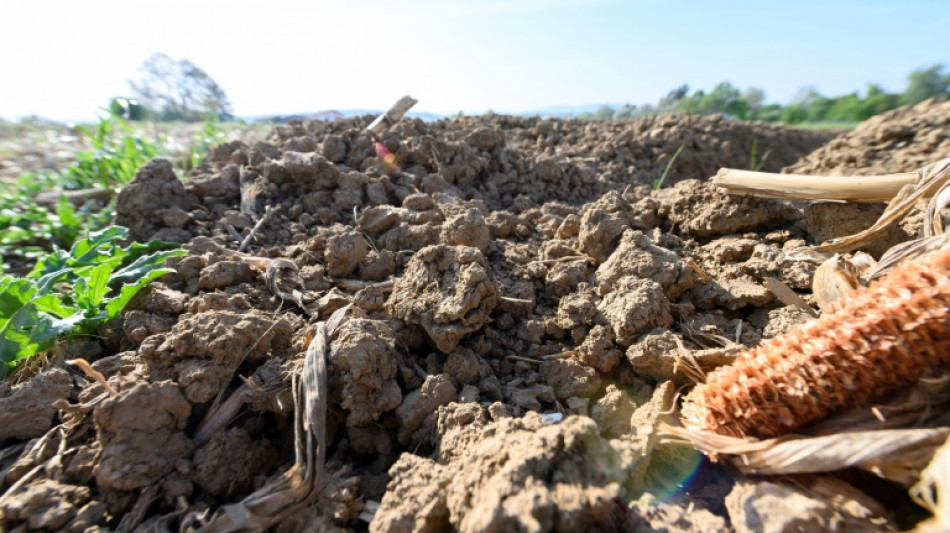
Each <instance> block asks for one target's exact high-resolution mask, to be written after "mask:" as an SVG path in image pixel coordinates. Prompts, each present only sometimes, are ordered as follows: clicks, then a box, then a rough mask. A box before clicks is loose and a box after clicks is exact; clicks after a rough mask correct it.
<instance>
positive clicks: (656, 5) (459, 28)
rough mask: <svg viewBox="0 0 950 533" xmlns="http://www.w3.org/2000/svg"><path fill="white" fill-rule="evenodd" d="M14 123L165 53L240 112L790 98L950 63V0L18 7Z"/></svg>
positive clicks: (53, 109)
mask: <svg viewBox="0 0 950 533" xmlns="http://www.w3.org/2000/svg"><path fill="white" fill-rule="evenodd" d="M0 25H2V26H0V77H2V78H0V79H2V83H0V117H4V118H7V119H14V118H17V117H20V116H24V115H28V114H38V115H41V116H45V117H48V118H52V119H57V120H89V119H93V118H95V116H96V109H97V108H98V107H99V106H102V105H104V104H105V103H106V102H107V101H108V99H109V97H111V96H116V95H125V94H127V93H128V88H127V87H128V86H127V84H126V80H128V79H130V78H133V77H135V76H136V73H137V69H138V67H139V65H140V64H141V63H142V61H143V60H144V59H145V58H146V57H148V55H150V54H151V53H153V52H164V53H167V54H168V55H170V56H172V57H174V58H188V59H190V60H192V61H193V62H194V63H196V64H197V65H198V66H200V67H202V68H204V69H205V70H206V71H207V72H208V73H209V74H210V75H211V76H212V77H213V78H215V79H216V80H217V81H218V82H219V84H220V85H221V86H222V87H223V88H224V89H225V91H227V93H228V96H229V97H230V99H231V101H232V104H233V106H234V110H235V112H236V113H237V114H238V115H260V114H280V113H293V112H302V111H315V110H321V109H334V108H336V109H344V108H384V107H387V106H388V105H389V104H390V103H391V102H392V101H394V100H396V99H397V98H398V97H399V96H401V95H403V94H410V95H412V96H414V97H416V98H417V99H419V100H420V103H419V104H418V105H417V110H419V111H430V112H436V113H454V112H457V111H465V112H467V113H477V112H483V111H485V110H488V109H493V110H495V111H499V112H505V111H507V112H516V111H526V110H531V109H538V108H543V107H548V106H555V105H584V104H597V103H624V102H631V103H644V102H655V101H656V100H657V99H659V98H660V97H661V96H663V95H664V94H666V93H667V92H668V91H669V90H670V89H672V88H674V87H676V86H678V85H680V84H682V83H688V84H689V85H690V87H691V88H693V89H698V88H702V89H707V90H708V89H710V88H712V87H713V86H715V85H716V84H717V83H718V82H720V81H723V80H727V81H730V82H732V83H733V84H734V85H736V86H738V87H740V88H746V87H749V86H756V87H759V88H762V89H763V90H765V92H766V96H767V99H768V100H769V101H775V102H781V103H786V102H788V101H789V100H790V99H791V98H792V97H793V96H794V95H795V94H796V93H797V92H798V91H799V89H800V88H801V87H803V86H806V85H811V86H815V87H816V88H817V89H818V90H819V91H821V92H822V93H824V94H829V95H836V94H843V93H846V92H850V91H852V90H855V89H863V88H864V87H865V86H866V84H867V83H868V82H874V83H879V84H881V85H883V86H884V87H885V88H886V89H888V90H892V91H901V90H903V88H904V85H905V80H906V77H907V74H908V73H910V71H912V70H914V69H916V68H922V67H928V66H930V65H933V64H936V63H947V64H948V66H950V33H948V32H947V28H948V27H950V1H948V0H943V1H930V2H925V1H918V2H913V1H907V2H897V1H889V2H883V1H863V2H858V1H837V2H828V1H812V0H804V1H803V0H799V1H794V2H792V1H789V2H785V1H774V2H762V1H758V2H753V1H731V2H726V1H716V0H707V1H686V0H643V1H638V0H630V1H608V0H586V1H585V0H522V1H512V2H503V1H499V0H483V1H480V2H464V3H462V2H456V3H452V2H448V1H442V2H438V1H429V0H408V1H399V0H389V1H379V0H373V1H356V0H354V1H342V0H341V1H337V2H324V1H321V0H307V1H290V0H287V1H281V0H271V1H268V2H240V1H237V0H232V1H230V2H198V1H195V0H191V1H181V0H165V1H162V2H154V1H152V2H128V1H122V2H120V1H111V0H110V1H86V2H49V1H46V2H44V1H41V0H39V1H31V2H4V3H3V5H2V6H0Z"/></svg>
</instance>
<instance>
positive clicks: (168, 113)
mask: <svg viewBox="0 0 950 533" xmlns="http://www.w3.org/2000/svg"><path fill="white" fill-rule="evenodd" d="M140 70H141V77H140V78H139V79H138V80H137V81H129V85H130V86H131V88H132V93H133V94H134V95H135V97H136V98H137V99H138V100H139V101H140V102H142V104H144V105H145V106H146V107H147V108H149V109H150V110H151V111H152V113H154V114H155V118H157V119H159V120H185V121H197V120H201V119H202V118H204V117H205V116H207V115H208V114H213V115H217V117H218V118H220V119H222V120H227V119H230V118H232V117H233V115H232V114H231V103H230V102H228V97H227V95H226V94H225V93H224V89H222V88H221V87H220V86H219V85H218V83H217V82H216V81H214V80H213V79H211V76H209V75H208V73H207V72H205V71H204V70H202V69H201V68H199V67H198V66H197V65H195V64H194V63H192V62H191V61H189V60H187V59H180V60H174V59H172V58H170V57H168V56H167V55H165V54H154V55H152V56H150V57H149V58H148V59H146V60H145V62H144V63H142V67H141V69H140Z"/></svg>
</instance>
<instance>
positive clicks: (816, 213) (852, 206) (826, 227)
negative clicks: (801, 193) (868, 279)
mask: <svg viewBox="0 0 950 533" xmlns="http://www.w3.org/2000/svg"><path fill="white" fill-rule="evenodd" d="M884 207H885V206H884V204H859V203H840V202H811V203H810V204H808V205H807V206H806V207H805V209H804V210H803V213H804V215H805V226H806V227H807V228H808V233H809V235H811V237H812V239H814V242H815V244H821V243H823V242H825V241H829V240H831V239H835V238H838V237H847V236H849V235H854V234H856V233H860V232H861V231H864V230H866V229H867V228H869V227H871V225H872V224H874V222H875V221H877V219H878V218H880V216H881V214H883V213H884ZM912 238H913V236H912V235H910V234H909V233H907V231H906V230H905V229H904V228H903V227H901V226H900V225H899V224H895V225H893V226H891V227H890V229H888V231H887V232H885V233H884V235H881V236H880V237H878V238H876V239H874V241H873V242H871V243H870V244H868V246H867V248H865V249H864V251H865V252H867V253H869V254H871V255H873V256H874V257H880V256H881V254H883V253H884V252H886V251H887V250H888V249H890V248H891V247H892V246H894V245H896V244H900V243H902V242H906V241H909V240H911V239H912Z"/></svg>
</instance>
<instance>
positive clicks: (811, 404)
mask: <svg viewBox="0 0 950 533" xmlns="http://www.w3.org/2000/svg"><path fill="white" fill-rule="evenodd" d="M948 363H950V249H948V248H946V247H944V249H943V250H941V251H939V252H937V253H936V254H934V255H932V256H930V257H926V258H923V259H918V260H914V261H909V262H907V263H905V264H903V265H901V266H900V267H897V268H895V269H894V270H893V271H892V272H890V273H889V274H888V275H886V276H884V277H882V278H881V279H880V280H878V281H877V282H875V283H872V284H871V285H870V286H869V287H868V288H867V289H864V290H859V291H858V292H856V293H854V294H853V295H851V296H850V297H848V298H844V299H842V300H838V301H836V302H834V303H833V304H832V305H831V306H830V308H829V310H828V312H826V313H825V314H824V315H823V316H822V317H821V318H818V319H815V320H812V321H810V322H808V323H806V324H803V325H802V326H800V327H798V328H796V329H794V330H791V331H789V332H787V333H786V334H784V335H781V336H779V337H775V338H774V339H770V340H767V341H764V342H763V343H762V344H761V345H760V346H758V347H757V348H754V349H752V350H748V351H746V352H744V353H743V354H741V355H740V356H739V357H738V358H737V359H736V361H735V362H734V363H733V364H732V365H730V366H727V367H722V368H719V369H717V370H715V371H714V372H712V373H710V374H709V375H708V376H707V381H706V383H704V384H700V385H697V386H696V387H695V388H694V389H693V390H692V391H691V392H690V393H689V394H688V395H687V396H686V398H685V400H684V402H683V407H682V417H683V424H684V425H685V426H686V427H688V428H697V429H703V430H707V431H713V432H716V433H720V434H723V435H732V436H737V437H745V436H754V437H763V438H764V437H774V436H778V435H781V434H784V433H788V432H790V431H793V430H795V429H797V428H800V427H802V426H804V425H806V424H808V423H810V422H814V421H816V420H819V419H821V418H824V417H825V416H827V415H828V414H830V413H831V412H833V411H836V410H838V409H843V408H847V407H856V406H860V405H864V404H866V403H867V402H869V401H871V400H874V399H875V398H878V397H880V396H881V395H883V394H886V393H888V392H891V391H893V390H894V389H897V388H899V387H901V386H905V385H909V384H911V383H913V382H915V381H916V380H917V379H918V378H920V377H921V376H923V375H925V374H926V373H927V372H928V371H929V370H930V369H932V368H934V367H936V366H939V365H946V364H948Z"/></svg>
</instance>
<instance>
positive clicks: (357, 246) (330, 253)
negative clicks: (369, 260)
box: [323, 231, 367, 278]
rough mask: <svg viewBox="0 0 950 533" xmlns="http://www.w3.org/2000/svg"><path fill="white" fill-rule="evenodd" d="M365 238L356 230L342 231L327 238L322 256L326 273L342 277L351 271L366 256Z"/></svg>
mask: <svg viewBox="0 0 950 533" xmlns="http://www.w3.org/2000/svg"><path fill="white" fill-rule="evenodd" d="M366 250H367V248H366V239H364V238H363V236H362V235H361V234H360V233H359V232H356V231H342V232H339V233H335V234H334V235H332V236H331V237H330V238H329V239H327V247H326V250H324V252H323V256H324V258H325V260H326V264H327V274H329V275H330V276H333V277H338V278H342V277H345V276H348V275H350V273H351V272H353V270H354V269H355V268H356V267H357V266H358V265H359V264H360V261H362V260H363V259H364V258H365V257H366Z"/></svg>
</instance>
